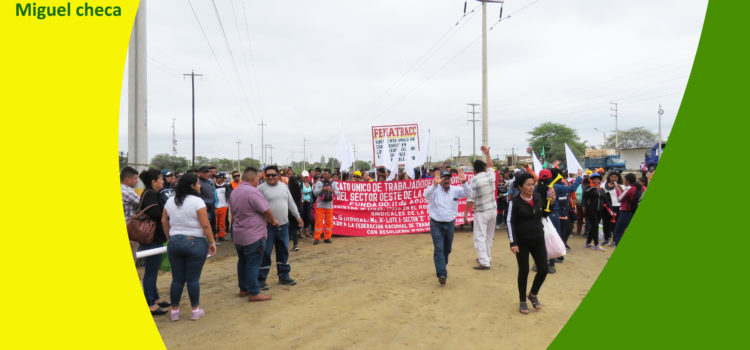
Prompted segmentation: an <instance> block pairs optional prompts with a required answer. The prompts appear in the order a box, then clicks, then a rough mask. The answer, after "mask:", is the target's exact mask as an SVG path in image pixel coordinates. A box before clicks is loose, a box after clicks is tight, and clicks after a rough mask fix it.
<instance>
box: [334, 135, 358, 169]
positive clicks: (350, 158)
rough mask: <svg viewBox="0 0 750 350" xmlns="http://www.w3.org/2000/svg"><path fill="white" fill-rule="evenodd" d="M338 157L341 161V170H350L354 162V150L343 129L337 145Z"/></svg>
mask: <svg viewBox="0 0 750 350" xmlns="http://www.w3.org/2000/svg"><path fill="white" fill-rule="evenodd" d="M336 158H338V159H339V161H340V162H341V171H348V170H349V167H351V166H352V163H354V151H352V147H351V145H349V142H348V141H347V140H346V136H344V132H343V131H342V132H341V135H340V136H339V143H338V144H337V145H336Z"/></svg>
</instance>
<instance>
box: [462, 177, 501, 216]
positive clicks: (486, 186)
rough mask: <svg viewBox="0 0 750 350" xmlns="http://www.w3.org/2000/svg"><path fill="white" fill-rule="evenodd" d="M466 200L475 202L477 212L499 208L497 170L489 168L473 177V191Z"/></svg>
mask: <svg viewBox="0 0 750 350" xmlns="http://www.w3.org/2000/svg"><path fill="white" fill-rule="evenodd" d="M466 201H467V202H472V203H474V212H475V213H481V212H485V211H491V210H497V201H496V200H495V171H494V169H493V168H489V169H487V171H485V172H481V173H479V174H477V175H476V176H474V177H473V178H472V179H471V193H470V194H469V196H468V197H467V199H466Z"/></svg>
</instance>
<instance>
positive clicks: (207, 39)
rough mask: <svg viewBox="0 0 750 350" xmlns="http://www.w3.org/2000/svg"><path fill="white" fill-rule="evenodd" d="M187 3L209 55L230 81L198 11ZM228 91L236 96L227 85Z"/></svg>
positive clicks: (190, 3)
mask: <svg viewBox="0 0 750 350" xmlns="http://www.w3.org/2000/svg"><path fill="white" fill-rule="evenodd" d="M187 3H188V5H189V6H190V10H191V11H192V12H193V16H194V18H195V21H196V22H197V23H198V27H199V28H200V30H201V33H203V38H204V39H205V40H206V44H207V45H208V49H209V50H210V51H211V55H212V56H213V57H214V60H216V65H217V66H219V71H220V72H221V75H222V76H223V77H224V79H225V80H226V81H227V83H229V82H230V80H229V77H228V76H227V73H226V71H225V70H224V66H223V65H222V64H221V61H220V60H219V57H218V56H216V51H214V47H213V45H211V39H210V38H209V37H208V34H206V30H205V29H204V28H203V24H202V23H201V20H200V18H199V17H198V13H196V12H195V8H194V7H193V3H192V2H191V1H190V0H188V2H187ZM227 88H228V89H229V91H230V92H231V93H232V95H233V97H235V98H236V95H235V94H236V92H235V91H234V89H232V88H231V87H229V86H227Z"/></svg>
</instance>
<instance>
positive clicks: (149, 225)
mask: <svg viewBox="0 0 750 350" xmlns="http://www.w3.org/2000/svg"><path fill="white" fill-rule="evenodd" d="M143 197H145V192H144V195H143V196H141V203H140V204H138V208H140V207H141V205H142V204H143ZM155 205H156V204H151V205H149V206H148V207H146V208H144V209H141V210H139V211H138V212H137V213H135V214H134V215H133V216H131V217H130V220H128V223H127V225H126V228H127V230H128V239H130V240H131V241H135V242H138V243H140V244H150V243H152V242H153V241H154V233H155V232H156V221H155V220H154V219H151V218H150V217H149V216H148V215H146V210H149V209H150V208H151V207H153V206H155Z"/></svg>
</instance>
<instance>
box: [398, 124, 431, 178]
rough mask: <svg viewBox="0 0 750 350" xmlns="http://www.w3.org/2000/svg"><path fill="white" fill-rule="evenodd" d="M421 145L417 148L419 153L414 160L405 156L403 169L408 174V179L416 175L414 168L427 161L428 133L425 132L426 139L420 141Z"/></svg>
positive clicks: (428, 151) (428, 148)
mask: <svg viewBox="0 0 750 350" xmlns="http://www.w3.org/2000/svg"><path fill="white" fill-rule="evenodd" d="M422 145H423V146H422V147H420V148H419V153H418V154H417V156H416V158H415V159H414V160H412V159H411V157H407V158H406V165H404V171H406V174H407V175H409V178H410V179H413V178H414V177H416V174H415V173H414V168H416V167H421V166H422V165H424V163H425V162H426V161H427V157H428V156H429V155H430V134H427V139H426V140H425V141H424V142H423V143H422Z"/></svg>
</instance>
